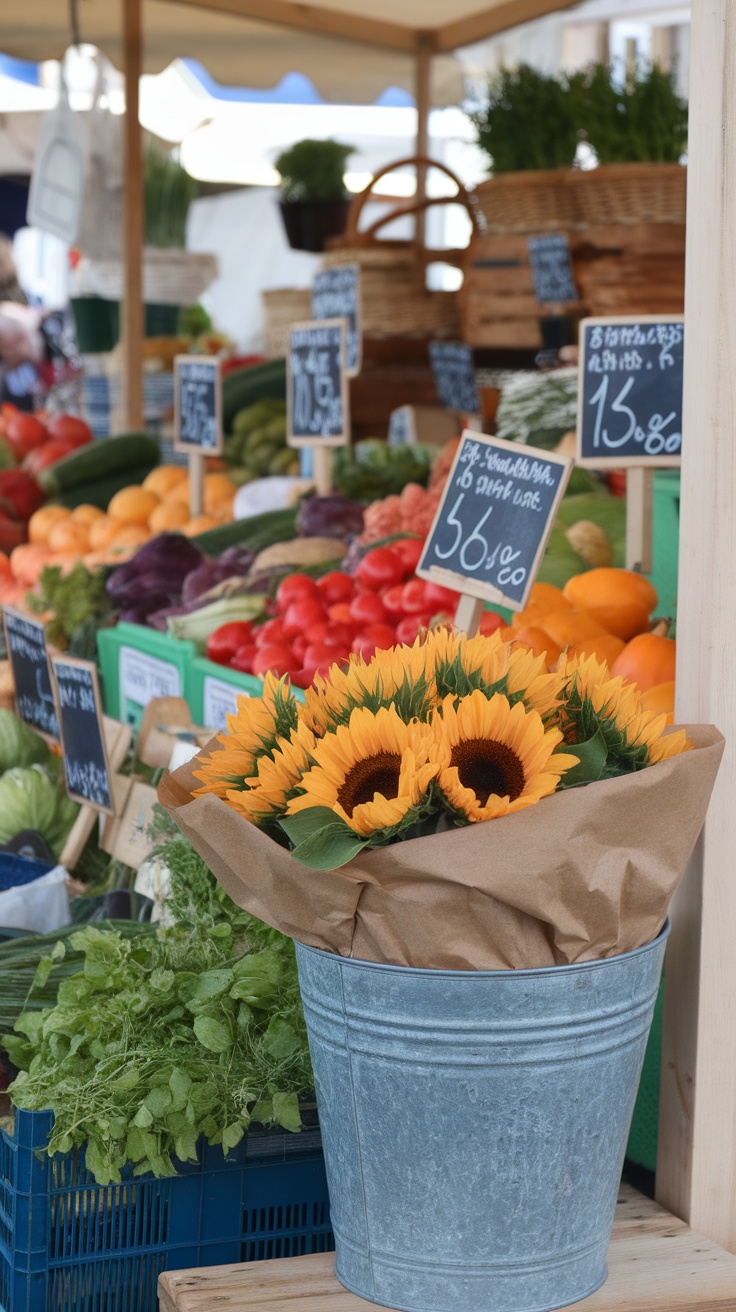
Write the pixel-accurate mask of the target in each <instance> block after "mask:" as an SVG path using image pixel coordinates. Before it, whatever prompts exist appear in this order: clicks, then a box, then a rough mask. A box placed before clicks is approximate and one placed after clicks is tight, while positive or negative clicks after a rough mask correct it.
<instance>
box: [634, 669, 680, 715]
mask: <svg viewBox="0 0 736 1312" xmlns="http://www.w3.org/2000/svg"><path fill="white" fill-rule="evenodd" d="M641 704H642V706H643V708H644V710H645V711H655V712H656V714H657V715H666V716H667V723H668V724H674V722H675V681H674V679H668V681H667V683H655V685H654V687H653V688H650V689H649V691H648V692H643V693H642V695H641Z"/></svg>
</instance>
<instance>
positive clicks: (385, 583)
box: [355, 547, 405, 592]
mask: <svg viewBox="0 0 736 1312" xmlns="http://www.w3.org/2000/svg"><path fill="white" fill-rule="evenodd" d="M404 573H405V570H404V563H403V561H402V560H400V559H399V557H398V556H397V555H396V554H395V552H393V551H392V550H391V548H390V547H374V549H373V551H369V552H368V554H367V556H364V557H363V559H362V560H361V562H360V564H359V565H358V568H357V569H356V571H355V577H356V579H357V580H358V582H359V583H362V584H363V587H365V588H370V589H371V591H372V592H378V590H379V588H390V587H391V586H392V584H394V583H400V582H401V580H402V579H403V577H404Z"/></svg>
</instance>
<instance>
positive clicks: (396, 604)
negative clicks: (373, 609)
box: [381, 583, 404, 620]
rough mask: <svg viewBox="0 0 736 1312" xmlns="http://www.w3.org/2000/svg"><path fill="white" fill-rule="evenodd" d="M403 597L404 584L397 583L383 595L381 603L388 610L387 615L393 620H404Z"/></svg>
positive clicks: (385, 590)
mask: <svg viewBox="0 0 736 1312" xmlns="http://www.w3.org/2000/svg"><path fill="white" fill-rule="evenodd" d="M403 595H404V585H403V583H395V584H394V586H393V587H392V588H386V589H384V591H383V592H382V593H381V601H382V602H383V604H384V606H385V608H386V613H387V614H388V615H389V616H390V617H391V619H392V620H400V619H402V618H403V615H404V602H403Z"/></svg>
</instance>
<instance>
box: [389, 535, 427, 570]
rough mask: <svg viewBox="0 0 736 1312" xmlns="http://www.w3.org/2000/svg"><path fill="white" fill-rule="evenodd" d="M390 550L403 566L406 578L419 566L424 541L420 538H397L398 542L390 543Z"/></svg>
mask: <svg viewBox="0 0 736 1312" xmlns="http://www.w3.org/2000/svg"><path fill="white" fill-rule="evenodd" d="M391 550H392V551H393V553H394V555H395V556H398V558H399V560H400V561H401V563H402V565H403V566H404V578H406V577H407V576H408V575H409V574H413V573H414V570H415V569H416V567H417V565H418V564H419V561H420V559H421V555H422V552H423V551H424V541H423V539H422V538H399V539H398V541H396V542H392V543H391Z"/></svg>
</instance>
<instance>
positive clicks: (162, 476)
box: [141, 465, 187, 501]
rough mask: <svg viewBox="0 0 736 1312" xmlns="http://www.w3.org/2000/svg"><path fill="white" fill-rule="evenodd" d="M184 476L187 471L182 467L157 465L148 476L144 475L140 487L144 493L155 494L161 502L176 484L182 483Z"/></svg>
mask: <svg viewBox="0 0 736 1312" xmlns="http://www.w3.org/2000/svg"><path fill="white" fill-rule="evenodd" d="M186 476H187V471H186V468H185V467H184V466H183V465H159V466H158V468H157V469H152V470H151V472H150V474H146V477H145V478H144V480H143V482H142V484H141V487H144V488H145V489H146V492H153V493H155V495H156V496H157V497H161V500H162V501H163V500H164V498H165V497H167V496H168V494H169V492H171V491H173V489H174V488H175V487H176V485H177V483H183V482H184V479H185V478H186Z"/></svg>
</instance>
